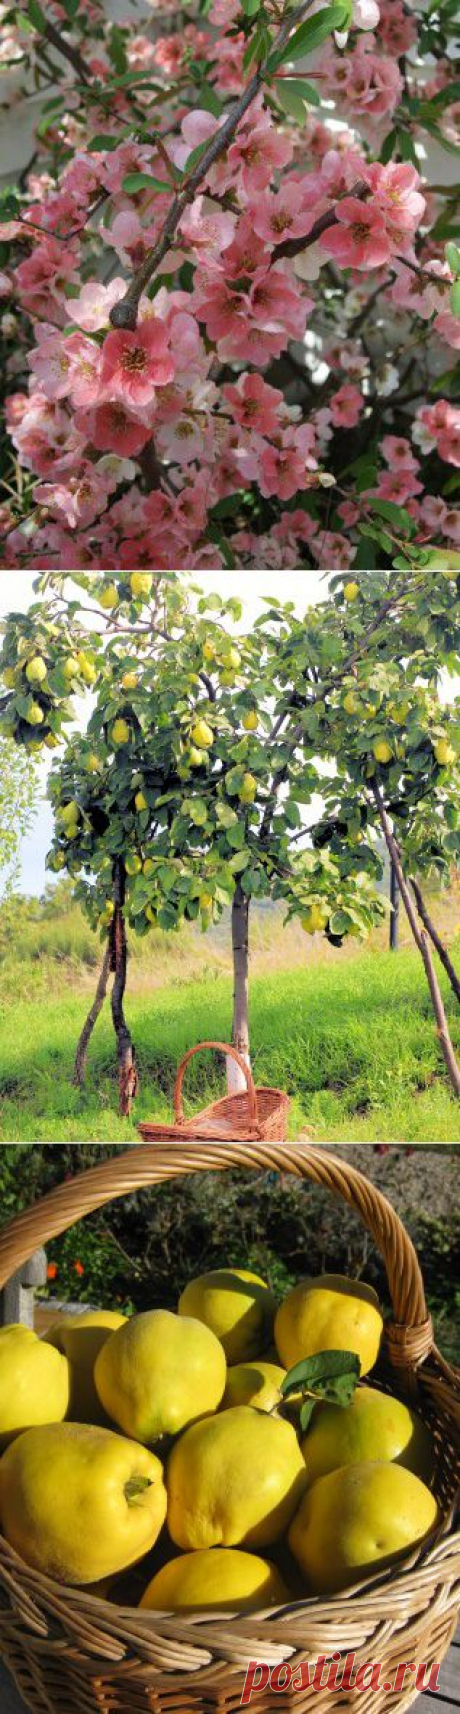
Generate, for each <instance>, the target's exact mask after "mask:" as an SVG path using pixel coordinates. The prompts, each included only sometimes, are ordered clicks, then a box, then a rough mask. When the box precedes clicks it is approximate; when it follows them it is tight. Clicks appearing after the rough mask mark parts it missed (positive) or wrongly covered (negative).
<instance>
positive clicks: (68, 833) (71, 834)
mask: <svg viewBox="0 0 460 1714" xmlns="http://www.w3.org/2000/svg"><path fill="white" fill-rule="evenodd" d="M64 831H65V837H66V839H76V838H77V834H78V833H79V832H80V828H79V824H78V822H77V821H66V824H65V830H64Z"/></svg>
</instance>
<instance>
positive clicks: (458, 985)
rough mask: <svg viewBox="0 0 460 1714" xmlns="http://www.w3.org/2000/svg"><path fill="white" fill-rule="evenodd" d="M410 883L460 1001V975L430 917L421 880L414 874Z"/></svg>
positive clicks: (422, 918)
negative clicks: (459, 975)
mask: <svg viewBox="0 0 460 1714" xmlns="http://www.w3.org/2000/svg"><path fill="white" fill-rule="evenodd" d="M410 884H411V887H412V892H413V894H414V898H415V902H416V905H417V910H418V914H419V917H420V918H421V920H422V922H423V924H424V927H425V928H426V930H427V932H428V934H429V936H430V940H432V941H433V946H435V947H436V951H437V954H438V958H440V960H441V964H443V965H444V969H445V971H446V974H447V976H448V977H449V982H450V985H451V988H453V991H454V994H455V995H456V998H457V1000H459V1001H460V980H459V977H458V976H457V971H456V970H455V968H454V965H453V963H452V959H451V958H449V953H448V951H447V947H446V946H445V945H444V941H443V940H441V936H440V934H438V931H437V928H435V925H434V922H433V921H432V918H431V917H430V914H429V911H428V909H427V906H426V904H425V900H424V897H423V893H422V889H421V886H420V884H419V882H418V881H417V880H416V879H415V876H414V875H411V876H410Z"/></svg>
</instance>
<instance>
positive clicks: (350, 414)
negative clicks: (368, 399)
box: [330, 381, 364, 428]
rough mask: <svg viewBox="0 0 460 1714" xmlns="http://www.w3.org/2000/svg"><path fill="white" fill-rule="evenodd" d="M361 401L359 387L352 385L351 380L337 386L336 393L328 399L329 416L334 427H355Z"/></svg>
mask: <svg viewBox="0 0 460 1714" xmlns="http://www.w3.org/2000/svg"><path fill="white" fill-rule="evenodd" d="M363 403H364V401H363V396H362V393H360V391H359V387H354V386H353V385H352V383H351V381H350V382H346V383H345V385H344V386H343V387H339V391H338V393H334V394H333V396H332V398H331V401H330V410H331V417H332V421H333V423H334V426H335V428H355V427H356V423H358V422H359V419H360V416H361V412H362V409H363Z"/></svg>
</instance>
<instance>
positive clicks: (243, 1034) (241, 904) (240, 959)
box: [227, 881, 250, 1095]
mask: <svg viewBox="0 0 460 1714" xmlns="http://www.w3.org/2000/svg"><path fill="white" fill-rule="evenodd" d="M232 949H233V1024H232V1042H233V1046H234V1047H236V1049H237V1052H238V1053H240V1054H241V1055H242V1057H243V1059H245V1060H246V1061H247V1064H248V1065H250V1057H249V993H248V969H249V899H248V898H247V897H246V893H244V892H243V888H242V886H241V885H240V882H239V881H238V882H237V884H236V887H235V891H234V894H233V903H232ZM245 1088H246V1083H245V1080H244V1077H243V1073H242V1071H240V1068H239V1065H235V1061H234V1060H232V1059H228V1060H227V1089H228V1093H229V1095H237V1094H239V1093H240V1092H241V1090H243V1089H245Z"/></svg>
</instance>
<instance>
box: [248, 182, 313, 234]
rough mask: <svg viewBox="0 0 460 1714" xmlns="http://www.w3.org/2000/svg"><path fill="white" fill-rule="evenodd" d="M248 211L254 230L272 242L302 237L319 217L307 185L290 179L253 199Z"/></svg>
mask: <svg viewBox="0 0 460 1714" xmlns="http://www.w3.org/2000/svg"><path fill="white" fill-rule="evenodd" d="M307 187H308V179H307ZM248 212H249V219H250V221H251V223H252V226H253V228H254V232H257V233H258V236H259V238H264V239H265V241H266V243H268V244H277V243H280V242H281V240H282V239H283V238H301V237H302V236H303V234H304V233H307V232H309V231H310V227H311V226H312V225H313V221H314V219H315V211H314V209H312V206H311V201H310V200H309V198H308V197H307V196H306V195H305V187H304V186H303V185H301V184H298V183H296V181H295V180H287V179H285V180H284V181H283V183H282V185H281V187H280V190H278V191H270V190H266V191H265V194H264V196H261V197H258V199H257V202H255V203H254V204H253V205H252V204H251V203H250V204H249V210H248Z"/></svg>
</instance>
